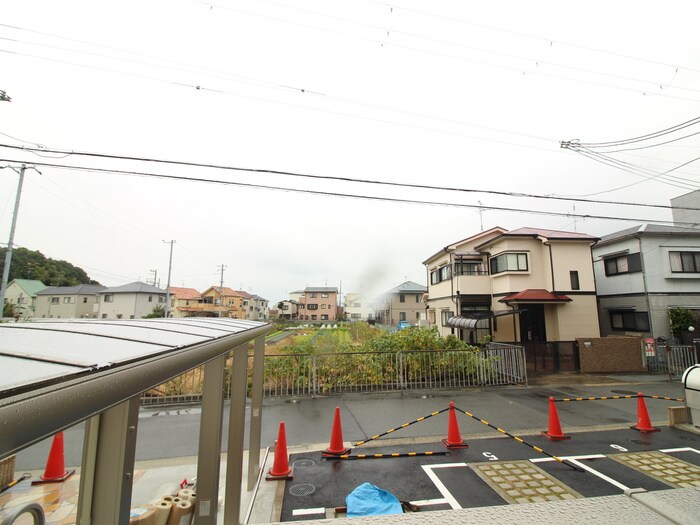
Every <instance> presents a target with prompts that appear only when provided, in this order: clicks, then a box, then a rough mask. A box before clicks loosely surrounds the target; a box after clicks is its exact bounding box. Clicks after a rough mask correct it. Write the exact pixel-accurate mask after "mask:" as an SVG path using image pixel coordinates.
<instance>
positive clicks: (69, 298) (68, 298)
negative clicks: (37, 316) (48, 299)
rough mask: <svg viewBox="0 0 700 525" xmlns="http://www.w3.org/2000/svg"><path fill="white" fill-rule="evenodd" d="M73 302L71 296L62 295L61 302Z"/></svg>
mask: <svg viewBox="0 0 700 525" xmlns="http://www.w3.org/2000/svg"><path fill="white" fill-rule="evenodd" d="M72 302H73V299H72V298H71V297H64V298H63V304H71V303H72Z"/></svg>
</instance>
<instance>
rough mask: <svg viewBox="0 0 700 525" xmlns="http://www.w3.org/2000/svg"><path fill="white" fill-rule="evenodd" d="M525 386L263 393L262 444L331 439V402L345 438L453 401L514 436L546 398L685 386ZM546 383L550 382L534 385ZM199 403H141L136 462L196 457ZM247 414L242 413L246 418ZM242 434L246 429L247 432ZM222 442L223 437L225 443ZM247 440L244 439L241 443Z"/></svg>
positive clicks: (568, 427) (601, 414) (570, 407)
mask: <svg viewBox="0 0 700 525" xmlns="http://www.w3.org/2000/svg"><path fill="white" fill-rule="evenodd" d="M533 382H534V383H538V384H533V385H531V386H528V387H489V388H487V389H485V390H480V389H461V390H452V391H443V390H431V391H405V392H385V393H371V394H359V393H351V394H343V395H332V396H314V397H295V398H267V399H265V400H264V402H263V418H262V419H263V428H262V446H263V447H265V446H268V445H272V444H273V443H274V441H275V439H276V438H277V432H278V428H279V423H280V422H281V421H284V422H285V427H286V433H287V443H288V444H289V446H290V447H294V446H304V445H311V444H323V443H324V442H328V441H329V439H330V435H331V430H332V423H333V416H334V411H335V407H339V408H340V412H341V421H342V430H343V438H344V440H345V441H361V440H366V439H368V438H370V437H371V436H374V435H376V434H379V433H382V432H385V431H386V430H389V429H392V428H395V427H399V426H401V425H403V424H405V423H409V422H413V421H415V420H417V419H419V418H424V417H426V416H428V415H430V414H432V413H434V412H436V411H439V410H442V409H444V408H446V407H447V406H448V404H449V402H450V401H454V403H455V405H456V407H457V408H458V409H461V410H463V411H468V412H470V413H472V414H474V415H475V416H477V417H478V418H480V419H483V420H485V421H488V422H490V423H492V424H493V425H494V426H497V427H500V428H503V429H506V430H508V431H509V432H511V433H514V434H532V433H533V432H534V433H537V432H539V431H541V430H546V429H547V425H548V417H549V415H548V399H549V397H550V396H553V397H555V398H575V397H603V396H626V395H632V396H634V395H636V394H637V393H638V392H643V393H644V394H647V395H654V396H662V397H670V398H682V397H683V387H682V385H681V384H680V383H678V382H670V381H668V379H667V378H666V377H665V376H658V375H655V376H654V375H649V376H643V375H642V376H622V377H610V376H580V375H568V376H567V375H559V376H551V377H550V378H537V379H536V380H535V381H533ZM541 382H546V383H548V384H539V383H541ZM679 404H682V403H680V402H677V401H662V400H653V399H649V400H647V402H646V405H647V409H648V412H649V416H650V418H651V420H652V422H658V423H659V424H666V422H667V420H668V419H667V407H668V406H673V405H679ZM558 413H559V417H560V421H561V425H562V427H563V429H564V431H565V432H566V431H574V430H577V431H583V430H593V429H600V428H627V427H629V426H630V425H632V424H634V423H635V422H636V416H637V401H636V399H620V400H608V401H582V402H572V403H558ZM199 418H200V409H199V407H197V406H190V407H168V408H152V407H146V408H142V409H141V413H140V417H139V426H138V438H137V451H136V459H137V461H144V460H160V459H168V458H178V457H190V456H196V454H197V450H198V435H199ZM224 419H225V421H224V425H223V429H224V430H223V434H222V439H224V440H225V439H226V437H227V430H228V406H227V407H226V410H225V415H224ZM248 420H249V417H248V416H247V417H246V421H248ZM459 424H460V431H461V433H462V434H463V435H464V436H465V438H466V439H468V438H469V437H470V436H485V435H490V434H494V432H495V431H494V430H493V429H492V428H490V427H488V426H486V425H484V424H482V423H479V422H478V421H476V420H473V419H469V418H460V423H459ZM446 432H447V417H446V416H445V415H442V416H437V417H429V418H427V419H425V420H423V421H420V422H418V423H414V424H411V425H409V426H407V427H406V428H404V429H402V430H400V431H397V432H395V433H393V434H392V436H391V437H392V439H393V440H395V442H396V443H397V444H400V443H401V440H407V441H410V442H415V441H416V440H419V441H422V440H425V441H434V440H436V439H438V440H439V439H441V438H444V437H445V435H446ZM246 435H247V430H246ZM82 441H83V425H82V424H80V425H76V426H75V427H72V428H70V429H68V430H66V431H65V432H64V444H65V445H64V446H65V463H66V466H79V465H80V460H81V456H82ZM224 443H226V441H224ZM50 446H51V440H50V439H49V440H46V441H44V442H41V443H38V444H36V445H34V446H32V447H29V448H27V449H25V450H23V451H22V452H20V453H19V454H18V455H17V463H16V469H17V471H23V470H38V469H42V468H44V465H45V462H46V458H47V457H48V452H49V448H50ZM246 446H247V445H246Z"/></svg>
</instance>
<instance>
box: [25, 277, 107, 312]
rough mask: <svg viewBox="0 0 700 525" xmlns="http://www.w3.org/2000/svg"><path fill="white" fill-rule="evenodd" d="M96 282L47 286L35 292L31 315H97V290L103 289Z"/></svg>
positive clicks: (103, 287)
mask: <svg viewBox="0 0 700 525" xmlns="http://www.w3.org/2000/svg"><path fill="white" fill-rule="evenodd" d="M105 289H106V287H105V286H100V285H98V284H79V285H78V286H49V287H48V288H44V289H43V290H39V291H38V292H37V294H36V306H35V312H34V316H33V317H39V318H44V319H53V318H55V319H84V318H91V317H97V310H98V299H99V296H98V295H97V294H98V292H101V291H102V290H105Z"/></svg>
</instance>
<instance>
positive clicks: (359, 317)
mask: <svg viewBox="0 0 700 525" xmlns="http://www.w3.org/2000/svg"><path fill="white" fill-rule="evenodd" d="M361 318H362V316H361V315H360V314H350V319H361Z"/></svg>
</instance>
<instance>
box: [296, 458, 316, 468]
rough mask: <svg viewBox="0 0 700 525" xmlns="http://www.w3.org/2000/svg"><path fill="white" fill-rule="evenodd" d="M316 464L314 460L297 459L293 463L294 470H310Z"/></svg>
mask: <svg viewBox="0 0 700 525" xmlns="http://www.w3.org/2000/svg"><path fill="white" fill-rule="evenodd" d="M315 464H316V462H315V461H314V460H313V459H306V458H304V459H297V460H296V461H295V462H294V463H292V466H293V467H294V468H308V467H313V466H314V465H315Z"/></svg>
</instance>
